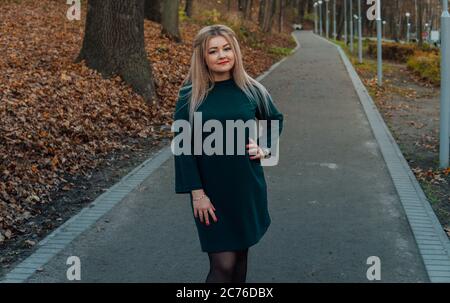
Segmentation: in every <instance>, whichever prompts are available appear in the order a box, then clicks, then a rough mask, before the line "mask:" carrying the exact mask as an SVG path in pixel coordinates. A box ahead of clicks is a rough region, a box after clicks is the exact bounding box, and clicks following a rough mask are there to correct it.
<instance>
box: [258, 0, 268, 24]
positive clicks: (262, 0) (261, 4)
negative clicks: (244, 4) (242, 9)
mask: <svg viewBox="0 0 450 303" xmlns="http://www.w3.org/2000/svg"><path fill="white" fill-rule="evenodd" d="M267 1H268V0H260V2H259V12H258V24H259V27H260V28H263V26H264V11H265V10H266V4H267V3H266V2H267Z"/></svg>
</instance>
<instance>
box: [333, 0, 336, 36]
mask: <svg viewBox="0 0 450 303" xmlns="http://www.w3.org/2000/svg"><path fill="white" fill-rule="evenodd" d="M333 37H334V40H336V39H337V33H336V0H333Z"/></svg>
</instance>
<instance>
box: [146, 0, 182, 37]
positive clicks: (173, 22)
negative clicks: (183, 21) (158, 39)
mask: <svg viewBox="0 0 450 303" xmlns="http://www.w3.org/2000/svg"><path fill="white" fill-rule="evenodd" d="M147 1H149V0H147ZM161 1H162V2H163V3H162V6H163V9H162V22H161V24H162V32H161V33H162V34H163V35H166V36H167V37H169V38H170V39H172V40H173V41H175V42H177V43H178V42H181V35H180V30H179V27H178V0H161Z"/></svg>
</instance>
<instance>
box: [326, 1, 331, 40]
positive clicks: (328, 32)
mask: <svg viewBox="0 0 450 303" xmlns="http://www.w3.org/2000/svg"><path fill="white" fill-rule="evenodd" d="M329 1H330V0H325V18H326V24H325V32H326V37H327V39H328V38H329V37H330V35H329V34H330V18H329V16H330V14H329V11H328V2H329Z"/></svg>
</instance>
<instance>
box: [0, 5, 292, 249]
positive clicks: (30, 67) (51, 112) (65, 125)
mask: <svg viewBox="0 0 450 303" xmlns="http://www.w3.org/2000/svg"><path fill="white" fill-rule="evenodd" d="M85 5H86V4H85V2H84V6H83V8H82V21H72V22H70V21H68V20H67V19H66V10H67V8H68V6H67V5H66V4H65V2H64V1H58V2H55V1H51V0H43V1H30V0H29V1H21V2H19V3H16V2H6V3H3V4H1V5H0V6H1V10H0V11H1V18H0V53H1V54H2V56H1V57H0V70H1V73H0V143H1V144H0V157H1V158H0V244H1V243H2V242H4V241H5V240H8V239H11V238H13V237H14V236H15V235H16V234H18V233H24V232H25V231H26V230H25V229H26V227H25V223H26V221H27V220H28V219H29V218H30V217H32V216H35V215H38V214H40V213H41V210H40V209H41V207H39V205H42V204H46V203H49V202H51V201H50V196H49V194H50V193H51V191H55V190H70V189H71V184H70V183H68V182H67V181H66V179H65V178H67V176H73V175H84V176H87V177H89V175H90V171H92V170H93V169H94V168H95V167H96V166H97V165H99V164H100V163H101V162H102V160H103V159H104V158H105V157H106V155H107V154H108V153H110V152H112V151H114V150H118V149H128V148H130V146H129V143H128V142H129V141H130V139H132V138H149V139H150V138H151V139H152V140H158V139H160V138H164V137H165V138H167V137H170V136H171V134H170V132H168V130H167V127H169V130H170V124H171V122H172V111H173V107H174V104H175V101H176V96H177V92H178V88H179V86H180V84H181V82H182V80H183V79H184V77H185V76H186V75H187V72H188V68H189V63H190V54H191V45H192V40H193V37H194V36H195V34H196V32H197V31H198V30H199V29H200V26H199V25H195V24H188V23H183V24H182V25H181V32H182V36H183V39H184V42H183V43H180V44H176V43H174V42H172V41H170V40H169V39H167V38H165V37H161V36H160V29H161V28H160V25H158V24H156V23H153V22H150V21H145V39H146V49H147V51H148V54H149V59H150V61H151V62H152V67H153V75H154V78H155V82H156V88H157V95H158V96H159V98H160V100H161V101H160V104H159V105H152V106H147V105H146V104H145V102H144V101H143V99H142V98H141V97H140V96H138V95H136V94H135V93H133V92H132V90H131V89H130V87H128V86H127V85H125V84H124V83H123V82H122V81H121V79H120V78H118V77H114V78H111V79H103V78H102V77H101V75H99V74H98V73H97V72H95V71H93V70H91V69H89V68H87V67H86V66H85V65H84V63H80V64H74V63H73V61H74V59H75V58H76V57H77V55H78V52H79V50H80V47H81V44H82V38H83V32H84V19H85V12H86V7H85ZM277 42H279V41H277ZM282 42H285V43H287V40H282ZM279 46H283V45H279ZM241 47H242V51H243V54H244V60H245V67H246V69H247V72H248V73H249V74H250V75H252V76H254V77H255V76H257V75H259V74H261V73H262V72H263V71H265V70H267V69H268V68H269V67H270V65H271V64H273V62H272V59H270V56H268V55H267V54H266V53H264V52H263V51H261V50H252V49H251V48H250V47H248V46H246V45H245V44H243V45H241ZM164 126H165V127H164ZM163 127H164V130H163V129H162V128H163ZM27 244H28V245H30V246H32V245H34V243H33V242H32V241H31V242H27Z"/></svg>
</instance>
